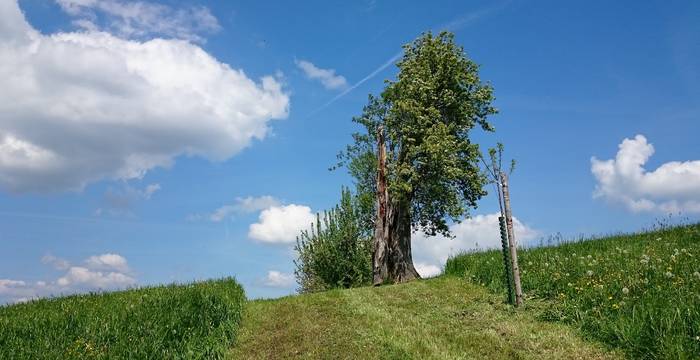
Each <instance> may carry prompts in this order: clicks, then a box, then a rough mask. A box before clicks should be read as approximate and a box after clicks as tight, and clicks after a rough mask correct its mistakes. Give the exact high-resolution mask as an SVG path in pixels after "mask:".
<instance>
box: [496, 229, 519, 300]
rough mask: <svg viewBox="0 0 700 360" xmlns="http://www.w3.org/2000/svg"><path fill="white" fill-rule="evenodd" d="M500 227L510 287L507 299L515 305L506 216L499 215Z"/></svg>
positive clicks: (507, 286)
mask: <svg viewBox="0 0 700 360" xmlns="http://www.w3.org/2000/svg"><path fill="white" fill-rule="evenodd" d="M498 228H499V229H500V231H501V252H502V253H503V268H504V270H505V271H504V272H505V282H506V288H508V293H507V298H506V301H507V302H508V303H509V304H511V305H515V296H514V294H513V272H512V271H511V270H510V255H509V254H508V251H509V250H508V230H506V218H505V217H503V216H499V217H498Z"/></svg>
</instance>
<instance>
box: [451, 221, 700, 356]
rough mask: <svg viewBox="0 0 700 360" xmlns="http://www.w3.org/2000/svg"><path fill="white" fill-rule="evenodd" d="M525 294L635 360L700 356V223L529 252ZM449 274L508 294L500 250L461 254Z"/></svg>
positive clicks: (523, 262) (552, 315) (552, 316)
mask: <svg viewBox="0 0 700 360" xmlns="http://www.w3.org/2000/svg"><path fill="white" fill-rule="evenodd" d="M518 257H519V258H520V259H519V262H520V268H521V275H522V284H523V292H524V293H525V294H526V296H528V297H530V298H532V297H539V298H544V299H546V300H547V301H549V303H550V305H551V306H550V307H549V308H548V309H547V311H545V313H544V314H543V317H544V318H546V319H547V320H554V321H562V322H565V323H570V324H573V325H575V326H578V327H579V328H581V329H582V330H583V331H584V332H585V333H587V334H588V335H589V336H592V337H594V338H596V339H598V340H600V341H603V342H605V343H607V344H610V345H612V346H615V347H619V348H621V349H623V350H625V351H626V352H627V354H628V355H629V356H630V357H631V358H634V359H698V358H699V357H700V225H691V226H681V227H675V228H666V229H662V230H661V231H655V232H648V233H643V234H636V235H625V236H613V237H609V238H605V239H599V240H591V241H582V242H576V243H566V244H562V245H559V246H556V247H543V248H534V249H526V250H523V251H521V252H520V253H519V254H518ZM445 273H446V274H452V275H460V276H466V277H467V278H469V279H471V280H472V281H474V282H477V283H480V284H482V285H484V286H487V287H489V288H491V289H492V290H494V291H499V292H501V291H505V284H504V281H503V262H502V261H501V258H500V253H499V252H497V251H490V252H483V253H473V254H465V255H460V256H456V257H454V258H451V259H449V260H448V261H447V264H446V266H445Z"/></svg>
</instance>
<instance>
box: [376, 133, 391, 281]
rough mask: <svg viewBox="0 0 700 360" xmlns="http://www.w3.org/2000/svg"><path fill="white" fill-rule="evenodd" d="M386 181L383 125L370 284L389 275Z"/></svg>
mask: <svg viewBox="0 0 700 360" xmlns="http://www.w3.org/2000/svg"><path fill="white" fill-rule="evenodd" d="M388 197H389V193H388V189H387V182H386V146H385V143H384V127H383V126H381V125H380V126H379V127H378V128H377V217H376V219H375V222H374V226H375V227H374V249H373V251H372V273H373V276H372V284H373V285H374V286H377V285H381V284H382V283H384V281H386V280H387V278H388V276H389V267H388V256H387V255H388V254H387V253H388V250H389V249H388V243H387V238H388V233H389V231H388V222H387V204H388V202H387V200H388Z"/></svg>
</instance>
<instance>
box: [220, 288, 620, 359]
mask: <svg viewBox="0 0 700 360" xmlns="http://www.w3.org/2000/svg"><path fill="white" fill-rule="evenodd" d="M543 308H544V307H543V303H541V302H536V303H535V302H533V304H532V307H531V309H532V310H531V311H515V310H513V308H512V307H510V306H507V305H504V304H503V299H502V298H501V297H500V296H497V295H495V294H493V293H490V292H489V291H488V290H486V289H485V288H483V287H481V286H478V285H475V284H471V283H469V282H467V281H464V280H463V279H460V278H457V277H451V276H446V277H440V278H435V279H428V280H422V281H415V282H411V283H408V284H402V285H391V286H382V287H379V288H371V287H368V288H358V289H351V290H332V291H327V292H322V293H315V294H310V295H302V296H290V297H285V298H281V299H274V300H256V301H251V302H249V303H248V304H247V306H246V311H245V315H244V318H243V322H242V327H241V331H240V336H239V338H238V340H237V345H236V346H235V347H234V348H233V350H232V352H231V353H230V354H229V355H230V358H232V359H286V358H304V359H307V358H311V359H615V358H619V354H615V353H612V352H609V351H607V350H606V349H604V347H603V346H601V345H599V344H596V343H593V342H587V341H584V340H583V339H582V338H581V337H580V336H579V334H578V332H577V331H576V330H573V329H571V328H568V327H566V326H563V325H560V324H554V323H547V322H542V321H538V320H537V319H536V316H535V315H536V314H537V313H539V312H541V311H542V309H543Z"/></svg>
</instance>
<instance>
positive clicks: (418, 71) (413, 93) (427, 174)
mask: <svg viewBox="0 0 700 360" xmlns="http://www.w3.org/2000/svg"><path fill="white" fill-rule="evenodd" d="M397 66H398V68H399V74H398V78H397V80H396V81H389V82H388V83H387V86H386V88H385V89H384V91H383V92H382V94H381V96H380V97H374V96H371V95H370V97H369V101H368V104H367V106H365V108H364V110H363V113H362V115H361V116H360V117H357V118H355V119H353V120H354V121H355V122H357V123H359V124H361V125H363V126H364V128H365V131H364V132H361V133H356V134H354V135H353V139H354V143H353V144H352V145H350V146H348V147H347V149H346V150H345V152H343V153H341V154H340V155H339V159H340V165H347V167H348V169H349V171H350V174H351V175H352V176H353V177H355V179H356V184H357V185H358V194H364V193H365V192H370V193H372V194H373V192H372V191H373V190H374V189H375V187H376V184H375V181H376V180H375V177H376V166H377V164H376V159H375V157H376V155H374V154H376V149H375V147H376V136H377V133H376V131H377V128H378V126H379V125H383V126H384V129H385V133H386V144H387V168H388V169H387V170H388V173H387V178H388V183H389V191H390V195H391V197H392V198H393V199H396V200H399V201H408V202H410V204H411V222H412V224H411V225H412V227H413V228H420V229H421V230H423V231H424V232H425V233H426V234H428V235H435V234H437V233H442V234H445V235H449V228H448V224H447V221H448V219H451V220H457V221H458V220H460V219H461V218H463V217H465V216H468V215H469V214H468V209H469V208H475V207H476V206H477V201H478V200H479V199H480V198H481V197H482V196H484V195H485V194H486V192H485V191H484V190H483V187H484V185H485V184H486V182H487V179H486V177H485V176H484V174H482V172H481V171H480V169H479V158H480V154H481V153H480V150H479V146H478V144H474V143H472V142H471V141H470V131H471V130H472V128H474V127H475V126H477V125H479V126H480V127H481V128H482V129H484V130H486V131H493V127H492V126H491V124H490V123H489V122H488V121H487V117H488V116H489V115H492V114H495V113H496V109H495V108H494V107H492V106H491V102H492V101H493V89H492V88H491V86H489V85H488V84H483V83H482V82H481V81H480V79H479V74H478V66H477V65H476V64H475V63H474V62H472V61H471V60H470V59H468V58H467V56H466V55H465V54H464V50H463V49H462V48H461V47H459V46H457V45H456V44H455V43H454V37H453V35H452V34H450V33H447V32H443V33H440V34H439V35H438V36H433V35H432V34H431V33H426V34H424V35H423V36H421V37H419V38H418V39H417V40H415V41H414V42H413V43H411V44H408V45H406V46H404V56H403V58H402V60H401V61H399V63H398V64H397Z"/></svg>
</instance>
